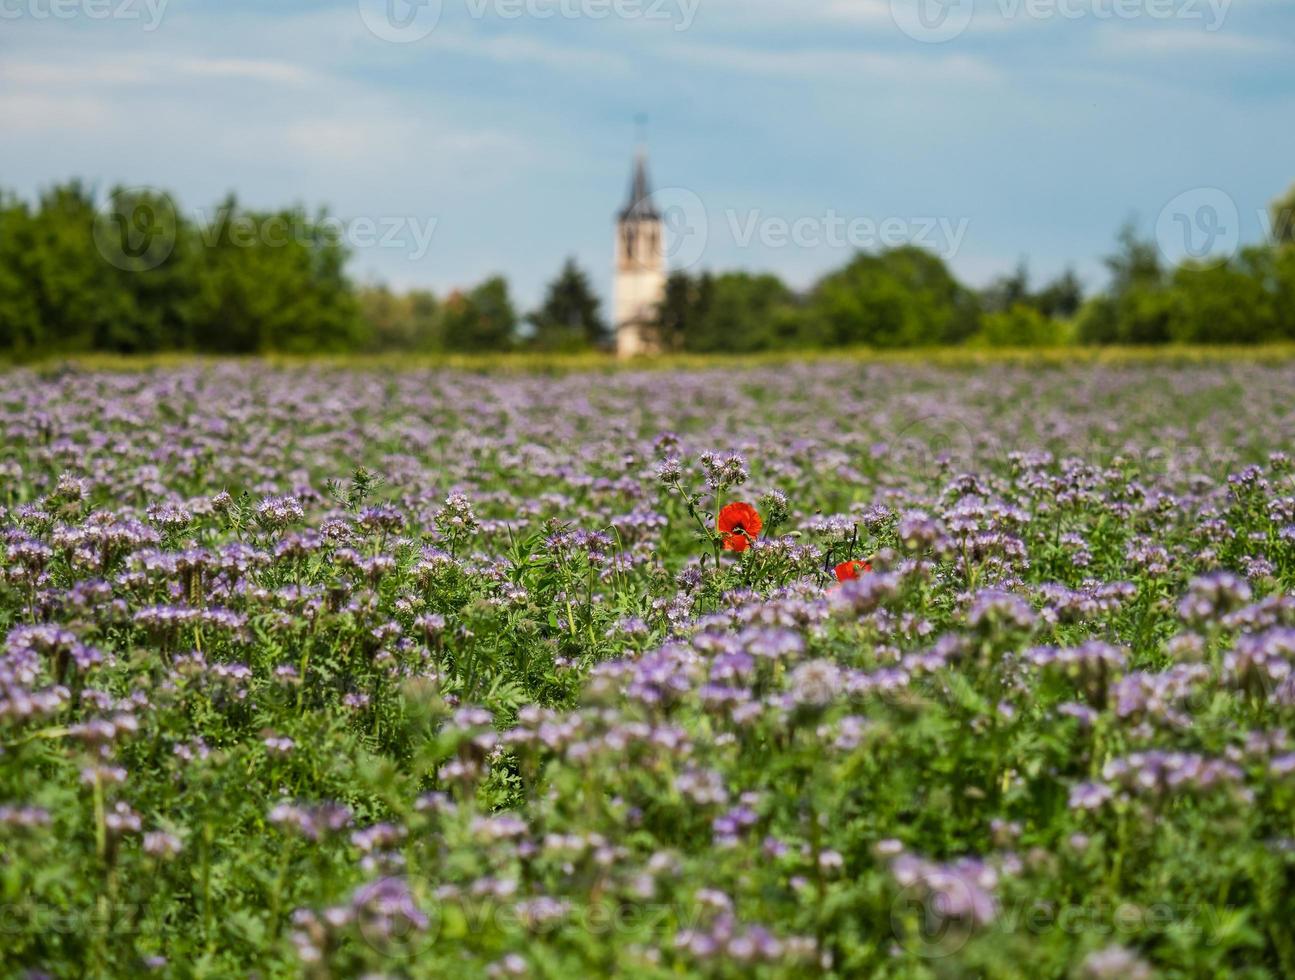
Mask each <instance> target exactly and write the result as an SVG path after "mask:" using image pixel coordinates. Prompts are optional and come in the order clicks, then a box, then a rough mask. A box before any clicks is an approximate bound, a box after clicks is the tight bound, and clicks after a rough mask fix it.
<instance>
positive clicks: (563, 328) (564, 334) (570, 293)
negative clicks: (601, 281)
mask: <svg viewBox="0 0 1295 980" xmlns="http://www.w3.org/2000/svg"><path fill="white" fill-rule="evenodd" d="M527 319H528V320H529V321H530V324H531V326H532V327H533V328H534V331H535V332H534V334H533V335H532V337H531V342H532V343H533V344H534V346H535V347H537V348H539V349H540V350H549V351H564V350H566V351H570V350H579V349H581V348H583V347H602V346H604V345H605V344H606V343H607V342H608V341H609V340H610V336H611V335H610V333H609V331H608V329H607V324H606V323H605V322H604V320H603V318H602V315H601V314H600V313H599V311H598V297H597V296H595V295H594V291H593V287H592V286H590V284H589V277H588V276H587V275H586V274H585V272H584V270H583V269H581V268H580V267H579V266H577V265H576V261H575V259H567V260H566V262H565V263H564V264H563V266H562V271H561V272H559V273H558V276H557V278H556V279H554V280H553V282H551V283H549V287H548V292H547V294H546V295H545V297H544V304H543V305H542V306H541V307H540V308H539V309H538V310H536V311H535V312H534V313H532V314H531V315H530V316H529V317H527Z"/></svg>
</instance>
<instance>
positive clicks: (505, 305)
mask: <svg viewBox="0 0 1295 980" xmlns="http://www.w3.org/2000/svg"><path fill="white" fill-rule="evenodd" d="M516 330H517V313H516V311H515V310H514V309H513V303H512V300H511V299H510V298H509V296H508V283H507V282H506V281H505V280H504V278H503V277H502V276H492V277H491V278H489V279H487V280H486V281H485V282H483V283H481V284H480V285H478V286H476V287H475V288H474V289H473V290H472V291H471V292H469V293H466V294H464V293H459V292H455V293H452V294H451V295H450V296H449V297H448V298H447V299H446V301H445V313H444V336H445V347H446V349H447V350H452V351H502V350H507V349H509V348H510V347H512V345H513V340H514V338H515V334H516Z"/></svg>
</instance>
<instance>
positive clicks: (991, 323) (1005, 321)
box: [972, 302, 1066, 347]
mask: <svg viewBox="0 0 1295 980" xmlns="http://www.w3.org/2000/svg"><path fill="white" fill-rule="evenodd" d="M972 340H973V342H974V343H975V344H977V345H978V346H982V347H1044V346H1048V345H1052V344H1059V343H1064V342H1065V340H1066V337H1065V334H1064V332H1063V327H1062V325H1061V324H1060V323H1059V322H1058V321H1057V320H1054V319H1053V318H1052V317H1049V316H1045V315H1044V314H1043V313H1040V312H1039V310H1038V309H1036V308H1035V307H1034V306H1031V305H1030V304H1028V303H1024V302H1022V303H1017V304H1016V305H1015V306H1013V307H1012V308H1011V309H1009V310H1004V311H1002V312H994V313H986V314H985V315H984V316H983V317H982V318H981V322H980V329H979V330H978V331H977V332H976V335H975V337H973V338H972Z"/></svg>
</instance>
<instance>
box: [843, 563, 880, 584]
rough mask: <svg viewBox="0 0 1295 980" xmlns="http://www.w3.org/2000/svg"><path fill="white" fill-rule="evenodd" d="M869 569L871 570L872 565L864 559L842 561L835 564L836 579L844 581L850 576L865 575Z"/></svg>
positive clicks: (850, 577)
mask: <svg viewBox="0 0 1295 980" xmlns="http://www.w3.org/2000/svg"><path fill="white" fill-rule="evenodd" d="M870 571H872V566H871V565H869V564H868V563H867V562H866V561H859V560H857V559H852V560H850V561H843V562H841V564H839V565H837V566H836V580H837V581H838V582H846V581H848V580H850V579H852V578H858V577H859V576H860V575H867V574H868V573H869V572H870Z"/></svg>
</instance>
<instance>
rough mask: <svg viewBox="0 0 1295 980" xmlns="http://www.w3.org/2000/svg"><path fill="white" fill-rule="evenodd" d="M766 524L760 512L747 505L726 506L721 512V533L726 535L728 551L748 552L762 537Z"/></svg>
mask: <svg viewBox="0 0 1295 980" xmlns="http://www.w3.org/2000/svg"><path fill="white" fill-rule="evenodd" d="M763 527H764V522H763V521H762V520H760V512H759V511H757V510H756V509H755V508H754V507H752V506H751V505H750V504H747V503H741V502H736V503H732V504H726V505H725V506H724V508H723V509H722V510H721V511H720V512H719V533H720V534H722V535H724V548H725V550H727V551H746V549H747V548H749V547H750V546H751V542H752V541H754V540H755V539H756V538H758V537H759V536H760V529H761V528H763Z"/></svg>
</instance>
